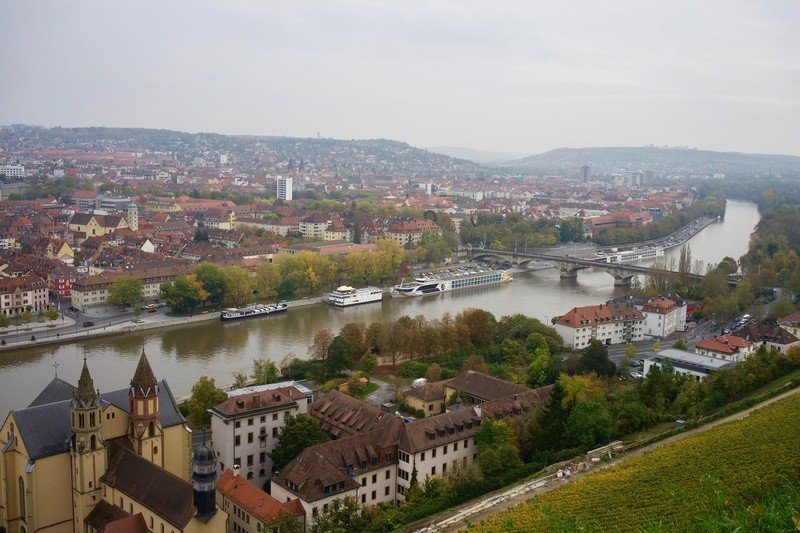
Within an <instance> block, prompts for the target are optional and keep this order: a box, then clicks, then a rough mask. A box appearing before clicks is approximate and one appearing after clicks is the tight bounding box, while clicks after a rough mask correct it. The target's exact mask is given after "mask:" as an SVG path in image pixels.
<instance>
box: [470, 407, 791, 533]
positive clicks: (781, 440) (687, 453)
mask: <svg viewBox="0 0 800 533" xmlns="http://www.w3.org/2000/svg"><path fill="white" fill-rule="evenodd" d="M798 483H800V394H795V395H792V396H790V397H788V398H786V399H784V400H780V401H778V402H775V403H774V404H772V405H769V406H767V407H765V408H763V409H760V410H758V411H755V412H753V413H752V414H751V415H750V416H749V417H747V418H746V419H744V420H741V421H737V422H732V423H728V424H723V425H721V426H718V427H715V428H712V429H710V430H708V431H705V432H702V433H698V434H696V435H693V436H690V437H686V438H684V439H682V440H680V441H678V442H676V443H674V444H671V445H668V446H665V447H663V448H659V449H657V450H654V451H652V452H649V453H647V454H644V455H642V456H640V457H637V458H634V459H631V460H629V461H625V462H624V463H622V464H620V465H618V466H617V467H614V468H612V469H609V470H606V471H602V472H597V473H595V474H593V475H590V476H586V477H584V478H583V479H581V480H579V481H577V482H574V483H571V484H569V485H567V486H565V487H564V488H562V489H559V490H557V491H553V492H551V493H548V494H545V495H543V496H542V497H540V498H536V499H534V500H531V501H530V502H528V503H527V504H525V505H522V506H519V507H517V508H515V509H512V510H510V511H506V512H504V513H501V514H499V515H497V516H494V517H492V518H490V519H488V520H487V521H485V522H484V523H483V524H482V525H480V526H478V527H476V528H475V531H487V532H488V531H492V532H494V531H531V530H549V531H570V530H581V531H693V530H694V531H707V530H709V529H717V528H719V529H720V530H724V529H727V527H725V526H723V525H722V522H720V520H723V518H722V517H725V516H727V515H730V514H731V513H732V512H733V511H735V510H742V509H744V511H742V512H744V513H745V514H748V513H749V514H752V513H753V512H755V511H752V510H750V509H749V506H750V504H752V503H753V502H754V501H755V500H759V501H762V500H763V499H764V498H765V494H766V492H767V491H769V490H770V489H775V490H781V489H783V488H784V487H786V486H789V485H792V486H794V487H797V486H798ZM758 507H759V506H755V509H756V510H757V509H758ZM785 518H787V523H786V524H785V527H786V528H790V529H791V528H792V526H793V524H792V523H791V521H789V520H788V517H785Z"/></svg>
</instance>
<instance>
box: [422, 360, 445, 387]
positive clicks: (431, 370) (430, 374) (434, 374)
mask: <svg viewBox="0 0 800 533" xmlns="http://www.w3.org/2000/svg"><path fill="white" fill-rule="evenodd" d="M425 379H427V380H428V381H429V382H431V383H433V382H434V381H440V380H441V379H442V367H441V366H440V365H439V363H433V364H431V365H430V366H429V367H428V369H427V370H426V371H425Z"/></svg>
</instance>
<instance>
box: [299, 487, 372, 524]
mask: <svg viewBox="0 0 800 533" xmlns="http://www.w3.org/2000/svg"><path fill="white" fill-rule="evenodd" d="M370 523H371V520H370V512H369V510H368V509H367V508H366V506H363V505H360V504H359V503H358V502H357V501H356V499H355V498H353V497H352V496H347V497H345V498H344V499H339V498H337V499H335V500H333V501H332V502H330V503H329V504H328V509H327V510H322V511H321V512H320V513H318V514H317V516H316V518H314V523H313V524H312V526H311V533H352V532H354V531H367V530H368V528H369V526H370Z"/></svg>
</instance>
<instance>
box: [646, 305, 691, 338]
mask: <svg viewBox="0 0 800 533" xmlns="http://www.w3.org/2000/svg"><path fill="white" fill-rule="evenodd" d="M686 307H687V306H686V301H685V300H682V299H678V298H676V299H672V298H668V297H666V296H659V297H658V298H653V299H651V300H649V301H648V302H647V303H646V304H644V305H643V306H642V308H641V311H642V315H643V316H644V334H645V335H646V336H649V337H662V338H663V337H666V336H667V335H670V334H672V333H675V332H676V331H683V330H684V329H685V328H686Z"/></svg>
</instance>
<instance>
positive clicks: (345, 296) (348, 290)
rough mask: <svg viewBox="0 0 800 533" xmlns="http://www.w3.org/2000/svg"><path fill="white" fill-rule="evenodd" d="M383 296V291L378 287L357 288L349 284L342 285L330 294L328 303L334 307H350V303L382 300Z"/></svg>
mask: <svg viewBox="0 0 800 533" xmlns="http://www.w3.org/2000/svg"><path fill="white" fill-rule="evenodd" d="M382 298H383V291H382V290H381V289H379V288H378V287H366V288H363V289H355V288H353V287H349V286H347V285H342V286H341V287H339V288H338V289H336V290H335V291H333V292H332V293H330V294H328V303H329V304H331V305H333V306H334V307H348V306H350V305H359V304H368V303H370V302H380V301H381V299H382Z"/></svg>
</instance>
